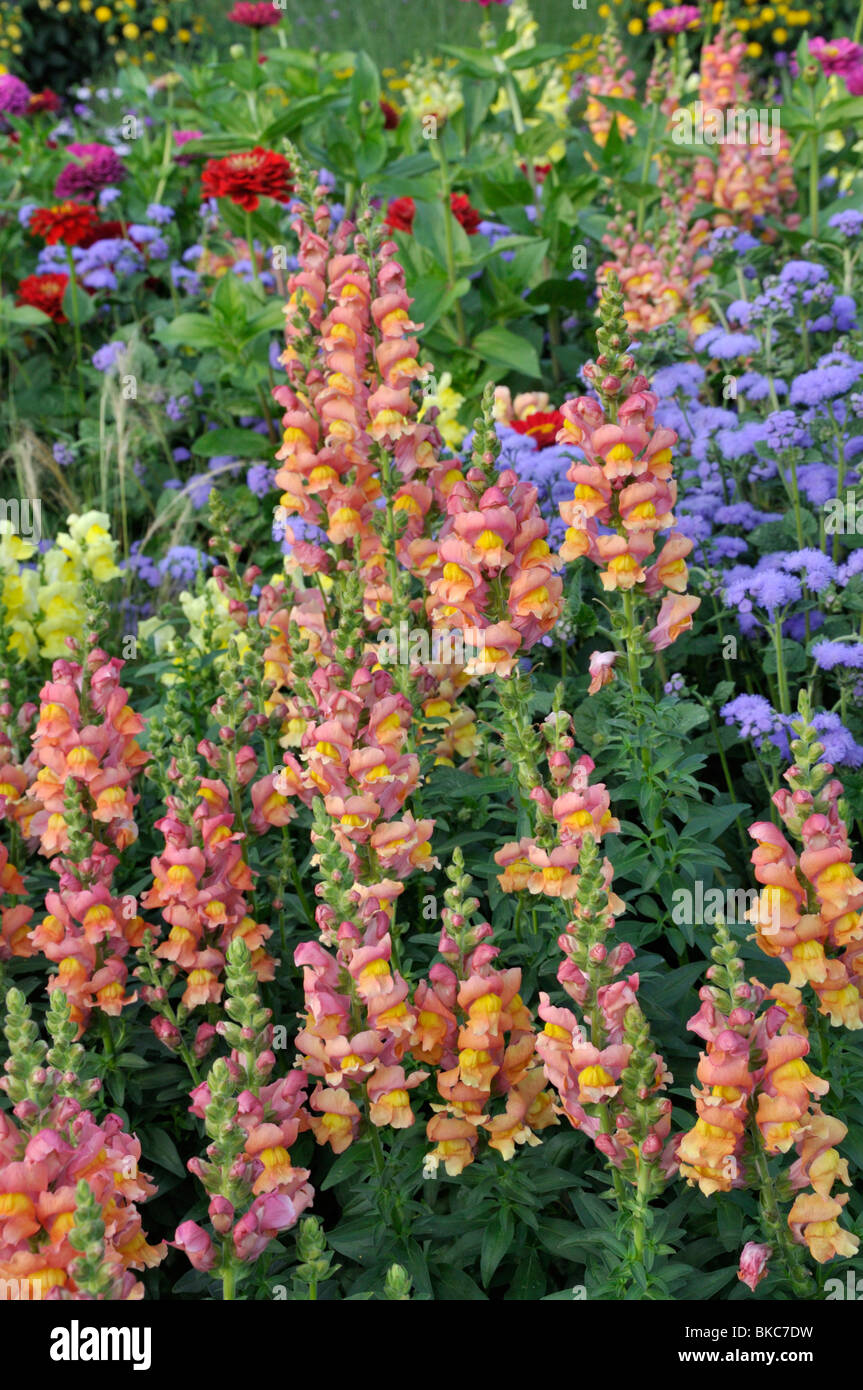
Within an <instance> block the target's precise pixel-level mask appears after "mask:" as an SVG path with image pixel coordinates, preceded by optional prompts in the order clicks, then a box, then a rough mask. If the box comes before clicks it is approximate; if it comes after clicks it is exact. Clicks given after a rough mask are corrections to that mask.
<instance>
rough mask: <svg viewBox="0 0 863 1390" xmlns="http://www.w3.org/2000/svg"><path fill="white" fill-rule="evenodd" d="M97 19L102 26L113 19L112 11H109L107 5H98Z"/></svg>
mask: <svg viewBox="0 0 863 1390" xmlns="http://www.w3.org/2000/svg"><path fill="white" fill-rule="evenodd" d="M96 18H97V19H98V21H99V23H100V24H107V23H108V20H109V19H112V18H113V15H112V14H111V11H110V10H109V9H108V6H107V5H97V6H96Z"/></svg>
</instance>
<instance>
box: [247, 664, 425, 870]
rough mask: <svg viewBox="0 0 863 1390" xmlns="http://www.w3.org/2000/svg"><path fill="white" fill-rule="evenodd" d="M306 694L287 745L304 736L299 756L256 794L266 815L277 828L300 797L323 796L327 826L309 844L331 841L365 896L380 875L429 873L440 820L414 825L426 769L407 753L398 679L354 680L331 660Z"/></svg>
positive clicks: (378, 672) (290, 757)
mask: <svg viewBox="0 0 863 1390" xmlns="http://www.w3.org/2000/svg"><path fill="white" fill-rule="evenodd" d="M308 691H309V696H310V700H309V702H305V701H301V700H300V701H297V702H296V703H295V705H294V706H293V707H292V708H293V709H294V710H295V713H294V714H293V716H292V718H291V728H290V731H289V733H288V735H287V737H284V736H283V738H282V740H281V741H282V743H283V744H284V743H285V742H287V740H288V739H290V740H291V741H295V740H298V743H299V747H298V752H299V758H298V757H296V756H295V755H294V754H293V753H291V752H286V753H285V754H284V755H283V767H282V768H281V769H280V770H279V771H278V772H277V773H274V774H271V775H270V776H268V777H267V778H265V779H263V782H262V783H259V784H258V786H257V787H256V788H254V789H253V793H252V796H253V801H255V804H256V810H257V814H258V816H259V817H260V819H261V820H263V821H265V822H270V823H275V824H278V823H279V822H280V820H281V819H282V817H283V815H284V811H283V806H284V805H286V804H288V805H290V802H291V800H293V799H294V798H295V799H296V800H298V801H300V802H302V803H303V804H304V805H306V806H311V805H312V804H313V802H315V801H316V800H320V799H321V798H323V806H324V810H325V811H326V821H325V825H326V828H325V829H324V828H321V829H318V828H317V827H316V828H315V830H314V831H313V834H312V839H313V843H315V844H316V845H317V844H318V843H319V841H321V842H323V841H326V839H327V838H328V837H334V839H335V843H336V846H337V848H338V849H339V850H340V851H341V853H342V854H343V855H345V857H346V859H347V861H348V866H349V868H350V870H351V873H352V875H353V876H354V878H355V880H357V882H359V883H362V884H364V885H365V887H366V889H368V890H371V888H372V886H373V885H374V884H375V882H376V881H378V880H380V879H381V874H382V873H383V875H384V876H385V878H386V879H387V880H395V881H397V882H399V883H401V882H402V881H403V880H404V878H405V877H407V875H409V874H411V873H412V872H413V871H414V870H416V869H427V868H430V867H433V865H434V864H435V863H436V860H434V858H433V856H432V855H431V851H430V844H429V842H430V839H431V834H432V830H433V827H434V822H433V821H431V820H421V821H417V820H415V819H414V817H413V816H412V815H411V814H410V811H409V810H407V809H406V803H407V802H408V798H409V797H410V796H411V795H412V793H413V792H414V791H415V790H416V789H417V787H418V785H419V773H420V765H419V759H418V757H417V755H416V754H415V753H411V752H408V751H407V749H406V745H407V742H408V738H409V736H410V731H411V721H412V718H413V707H412V705H411V703H410V701H409V700H408V699H407V698H406V696H404V695H402V694H401V693H399V692H398V691H396V690H395V689H394V686H393V678H392V675H391V674H390V673H389V672H388V671H385V670H383V669H382V668H380V667H378V668H377V669H375V670H373V669H372V668H371V665H368V666H366V665H360V666H359V667H358V668H357V669H356V670H354V671H353V673H352V674H350V673H349V672H347V671H345V670H344V668H343V667H341V666H339V665H338V664H336V663H335V662H333V663H330V664H329V665H327V666H325V667H320V668H318V669H317V670H316V671H315V672H313V674H312V675H311V676H310V677H309V681H308ZM258 788H260V790H259V789H258ZM313 862H314V863H315V864H317V863H318V862H319V860H318V858H317V857H316V858H315V860H314V861H313Z"/></svg>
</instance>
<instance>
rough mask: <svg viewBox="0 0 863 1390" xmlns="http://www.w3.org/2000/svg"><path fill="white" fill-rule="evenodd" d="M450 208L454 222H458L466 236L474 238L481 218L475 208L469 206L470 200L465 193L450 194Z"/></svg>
mask: <svg viewBox="0 0 863 1390" xmlns="http://www.w3.org/2000/svg"><path fill="white" fill-rule="evenodd" d="M449 205H450V207H451V208H452V212H453V217H454V218H455V220H456V222H460V223H461V225H462V226H463V227H464V229H465V231H466V232H467V234H468V236H476V229H477V227H478V226H479V224H480V222H481V221H482V218H481V217H480V215H479V213H478V212H477V210H476V208H472V207H471V205H470V199H469V198H468V196H467V194H466V193H451V194H450V204H449Z"/></svg>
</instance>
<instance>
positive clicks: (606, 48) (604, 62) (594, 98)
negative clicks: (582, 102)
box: [584, 29, 636, 146]
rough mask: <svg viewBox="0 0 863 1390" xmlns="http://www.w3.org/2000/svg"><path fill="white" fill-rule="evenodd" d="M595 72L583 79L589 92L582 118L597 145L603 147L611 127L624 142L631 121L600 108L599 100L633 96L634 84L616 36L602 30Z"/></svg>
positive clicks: (630, 131) (632, 125) (631, 132)
mask: <svg viewBox="0 0 863 1390" xmlns="http://www.w3.org/2000/svg"><path fill="white" fill-rule="evenodd" d="M596 69H597V70H596V71H595V72H591V73H590V74H589V76H588V78H587V83H586V85H587V91H588V93H589V96H588V101H587V107H586V109H585V113H584V118H585V120H586V121H587V124H588V127H589V129H590V133H591V135H592V136H593V138H594V140H595V141H596V143H597V145H602V146H605V143H606V141H607V140H608V137H609V135H610V133H611V128H612V126H613V125H615V123H616V125H617V130H618V133H619V134H620V135H621V136H622V138H623V139H624V140H626V139H628V138H629V137H630V136H631V135H634V133H635V129H636V126H635V122H634V121H633V120H632V119H631V118H630V117H629V116H625V115H624V114H623V112H622V111H612V110H610V109H609V107H607V106H604V105H603V103H602V100H601V99H602V97H604V96H609V97H634V96H635V94H636V93H635V82H634V77H635V74H634V73H633V71H632V69H631V68H628V67H627V66H626V58H625V57H624V53H623V48H622V46H621V43H620V40H619V38H618V37H617V35H616V34H615V33H613V32H611V30H609V29H606V31H605V32H604V34H603V36H602V40H601V42H600V45H599V49H598V50H597V54H596Z"/></svg>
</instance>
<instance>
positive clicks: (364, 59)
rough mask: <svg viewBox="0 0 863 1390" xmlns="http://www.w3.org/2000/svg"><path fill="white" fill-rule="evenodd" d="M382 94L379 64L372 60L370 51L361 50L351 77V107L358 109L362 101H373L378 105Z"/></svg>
mask: <svg viewBox="0 0 863 1390" xmlns="http://www.w3.org/2000/svg"><path fill="white" fill-rule="evenodd" d="M380 96H381V86H380V78H379V77H378V70H377V65H376V64H375V63H373V62H372V60H371V58H370V57H369V55H368V53H363V52H362V51H360V52H359V53H357V55H356V58H355V60H354V71H353V75H352V77H351V107H352V108H353V109H354V110H356V109H357V108H358V107H359V104H360V102H361V101H368V102H371V103H372V104H373V105H374V106H375V107H377V104H378V102H379V101H380Z"/></svg>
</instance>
